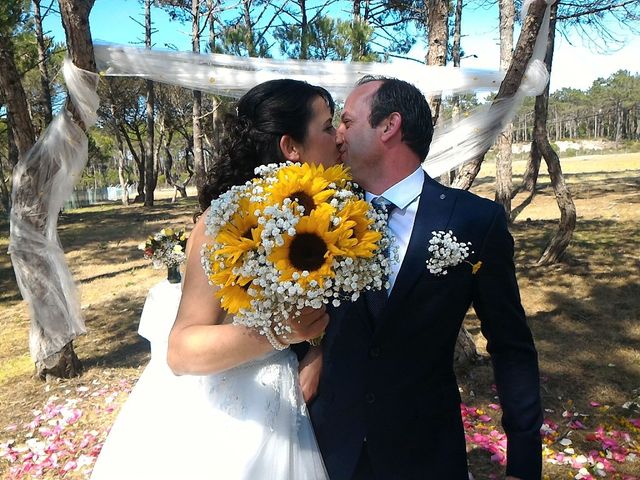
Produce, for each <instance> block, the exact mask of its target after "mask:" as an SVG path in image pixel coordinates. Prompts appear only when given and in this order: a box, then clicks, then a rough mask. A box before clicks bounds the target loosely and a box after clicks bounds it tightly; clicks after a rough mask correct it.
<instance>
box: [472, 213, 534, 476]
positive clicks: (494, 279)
mask: <svg viewBox="0 0 640 480" xmlns="http://www.w3.org/2000/svg"><path fill="white" fill-rule="evenodd" d="M478 258H479V260H481V261H482V262H483V264H482V267H481V268H480V270H479V271H478V273H477V274H476V278H475V279H474V287H473V288H474V291H473V305H474V309H475V311H476V313H477V314H478V318H479V319H480V322H481V328H482V333H483V334H484V336H485V338H486V339H487V350H488V352H489V354H490V355H491V361H492V364H493V370H494V375H495V381H496V386H497V388H498V395H499V397H500V403H501V405H502V410H503V414H502V426H503V427H504V430H505V432H506V434H507V475H513V476H514V477H518V478H522V479H524V480H539V479H540V478H541V475H542V445H541V438H540V427H541V426H542V407H541V401H540V384H539V373H538V355H537V352H536V349H535V346H534V344H533V337H532V335H531V331H530V329H529V327H528V325H527V321H526V318H525V313H524V309H523V308H522V304H521V301H520V293H519V290H518V284H517V281H516V276H515V266H514V263H513V238H512V237H511V234H510V233H509V230H508V228H507V221H506V217H505V215H504V211H503V210H502V208H500V207H496V212H495V213H494V217H493V222H492V225H491V227H490V228H489V231H488V233H487V236H486V238H485V243H484V245H483V247H482V249H481V250H480V253H479V257H478Z"/></svg>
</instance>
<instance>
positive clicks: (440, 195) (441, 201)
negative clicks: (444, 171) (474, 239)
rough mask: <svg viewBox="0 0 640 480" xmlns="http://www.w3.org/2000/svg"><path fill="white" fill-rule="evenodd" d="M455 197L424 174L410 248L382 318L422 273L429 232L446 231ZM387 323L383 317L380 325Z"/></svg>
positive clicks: (450, 190)
mask: <svg viewBox="0 0 640 480" xmlns="http://www.w3.org/2000/svg"><path fill="white" fill-rule="evenodd" d="M455 197H456V195H455V190H452V189H447V188H445V187H443V186H442V185H440V184H439V183H437V182H436V181H435V180H433V179H431V178H430V177H429V176H428V175H425V180H424V184H423V186H422V193H421V194H420V203H419V204H418V211H417V213H416V219H415V222H414V224H413V230H412V232H411V238H410V240H409V246H408V247H407V253H406V254H405V257H404V260H403V261H402V266H401V268H400V271H399V272H398V276H397V278H396V281H395V284H394V286H393V289H392V290H391V295H390V296H389V302H388V303H387V306H386V308H385V317H387V316H388V313H389V312H393V311H394V310H395V308H396V306H397V305H399V304H401V303H402V302H403V301H404V298H405V296H406V295H407V294H408V293H409V291H410V290H411V288H412V287H413V285H414V284H415V283H416V282H417V281H418V279H419V278H420V276H421V275H422V274H423V273H424V270H425V268H426V261H427V254H428V248H429V240H430V239H431V236H432V233H431V232H435V231H438V230H446V228H447V225H448V224H449V219H450V218H451V214H452V212H453V207H454V205H455V200H456V198H455ZM387 320H388V318H385V320H384V321H383V323H385V322H386V321H387Z"/></svg>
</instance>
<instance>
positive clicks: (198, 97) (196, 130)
mask: <svg viewBox="0 0 640 480" xmlns="http://www.w3.org/2000/svg"><path fill="white" fill-rule="evenodd" d="M245 4H246V2H245ZM199 6H200V2H199V1H198V0H192V4H191V7H192V9H191V13H192V14H193V23H192V28H191V44H192V48H193V51H194V52H195V53H200V14H199ZM192 118H193V164H194V170H195V174H196V186H197V188H198V193H199V192H200V189H201V188H202V186H203V185H204V182H205V181H206V171H205V168H204V152H203V150H202V92H199V91H195V90H194V92H193V113H192Z"/></svg>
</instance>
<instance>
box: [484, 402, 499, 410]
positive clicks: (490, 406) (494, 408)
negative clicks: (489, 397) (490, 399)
mask: <svg viewBox="0 0 640 480" xmlns="http://www.w3.org/2000/svg"><path fill="white" fill-rule="evenodd" d="M487 407H489V408H490V409H492V410H500V405H498V404H497V403H490V404H489V405H487Z"/></svg>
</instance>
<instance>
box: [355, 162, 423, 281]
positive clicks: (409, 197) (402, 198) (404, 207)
mask: <svg viewBox="0 0 640 480" xmlns="http://www.w3.org/2000/svg"><path fill="white" fill-rule="evenodd" d="M423 184H424V170H423V169H422V167H418V168H417V169H416V171H415V172H413V173H412V174H411V175H409V176H408V177H405V178H404V179H402V180H400V181H399V182H398V183H396V184H395V185H393V186H392V187H390V188H388V189H387V190H385V191H384V192H383V193H382V194H381V195H373V194H372V193H369V192H365V200H366V201H367V202H371V200H372V199H374V198H376V197H384V198H386V199H387V200H389V201H390V202H392V203H393V204H394V205H395V206H396V208H395V209H394V210H392V212H391V215H389V224H388V225H389V231H390V232H391V235H393V244H392V245H393V246H395V247H397V250H396V251H397V253H398V261H397V262H392V263H391V274H390V275H389V283H390V284H391V286H390V287H389V291H388V292H387V293H390V292H391V290H392V289H393V285H394V284H395V282H396V278H397V276H398V272H399V271H400V267H401V266H402V261H403V260H404V257H405V255H406V253H407V248H408V246H409V240H410V239H411V232H412V231H413V224H414V222H415V220H416V214H417V213H418V203H419V201H420V194H421V193H422V185H423ZM393 248H394V247H392V249H393ZM392 251H393V250H392Z"/></svg>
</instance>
